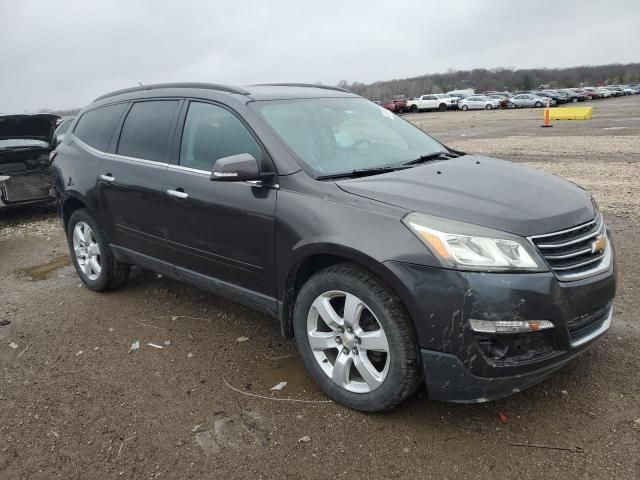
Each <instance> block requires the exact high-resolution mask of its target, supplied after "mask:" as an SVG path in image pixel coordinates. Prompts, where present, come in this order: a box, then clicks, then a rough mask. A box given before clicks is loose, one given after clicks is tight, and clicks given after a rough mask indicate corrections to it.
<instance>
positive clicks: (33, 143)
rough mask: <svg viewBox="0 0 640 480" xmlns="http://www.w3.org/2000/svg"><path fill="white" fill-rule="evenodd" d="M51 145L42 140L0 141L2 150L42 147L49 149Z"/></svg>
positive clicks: (11, 139)
mask: <svg viewBox="0 0 640 480" xmlns="http://www.w3.org/2000/svg"><path fill="white" fill-rule="evenodd" d="M48 146H49V144H48V143H47V142H44V141H42V140H32V139H30V138H9V139H6V140H0V148H20V147H42V148H47V147H48Z"/></svg>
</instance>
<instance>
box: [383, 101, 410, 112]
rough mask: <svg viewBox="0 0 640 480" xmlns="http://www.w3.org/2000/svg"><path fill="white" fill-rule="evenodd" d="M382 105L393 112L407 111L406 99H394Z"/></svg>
mask: <svg viewBox="0 0 640 480" xmlns="http://www.w3.org/2000/svg"><path fill="white" fill-rule="evenodd" d="M382 107H383V108H386V109H387V110H389V111H390V112H393V113H402V112H406V111H407V101H406V100H404V99H402V100H392V101H391V102H388V103H385V104H383V105H382Z"/></svg>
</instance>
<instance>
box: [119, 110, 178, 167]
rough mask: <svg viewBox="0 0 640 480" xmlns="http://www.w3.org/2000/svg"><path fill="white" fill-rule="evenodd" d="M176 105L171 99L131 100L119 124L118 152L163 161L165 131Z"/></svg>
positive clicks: (166, 149) (166, 144)
mask: <svg viewBox="0 0 640 480" xmlns="http://www.w3.org/2000/svg"><path fill="white" fill-rule="evenodd" d="M177 107H178V102H177V101H175V100H155V101H150V102H138V103H134V104H133V106H132V107H131V110H130V111H129V113H128V114H127V118H126V119H125V121H124V125H123V126H122V133H121V134H120V143H119V144H118V154H119V155H124V156H126V157H133V158H142V159H145V160H154V161H157V162H166V161H167V160H168V156H169V133H170V132H169V130H170V128H171V121H172V120H173V116H174V114H175V112H176V109H177Z"/></svg>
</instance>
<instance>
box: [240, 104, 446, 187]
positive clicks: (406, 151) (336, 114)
mask: <svg viewBox="0 0 640 480" xmlns="http://www.w3.org/2000/svg"><path fill="white" fill-rule="evenodd" d="M250 105H251V106H252V108H254V109H255V110H256V111H257V112H258V113H259V114H260V115H261V116H262V118H264V119H265V121H266V122H267V124H268V125H269V126H270V127H271V128H272V129H273V130H274V131H275V133H276V134H277V135H278V136H279V137H280V138H281V139H282V140H283V141H284V142H285V143H286V144H287V146H288V147H289V148H290V149H291V150H292V151H293V153H295V155H296V156H297V157H298V158H299V159H300V161H302V162H304V164H305V165H306V166H307V167H308V168H309V169H310V170H311V171H312V172H313V174H314V175H315V176H316V177H320V176H330V175H337V174H341V173H347V172H351V171H354V170H364V169H378V168H386V167H400V166H401V165H403V164H405V163H407V162H410V161H412V160H416V159H418V158H420V157H422V156H426V155H431V154H434V153H437V152H443V151H445V152H446V151H447V149H446V148H445V147H444V146H443V145H441V144H440V143H438V142H437V141H436V140H434V139H433V138H431V137H430V136H429V135H427V134H426V133H424V132H422V130H420V129H418V128H416V127H414V126H413V125H411V124H410V123H409V122H406V121H405V120H403V119H401V118H400V117H397V116H395V115H394V114H393V113H391V112H390V111H388V110H386V109H384V108H382V107H379V106H377V105H375V104H373V103H372V102H369V101H368V100H365V99H363V98H314V99H297V100H273V101H261V102H252V103H251V104H250Z"/></svg>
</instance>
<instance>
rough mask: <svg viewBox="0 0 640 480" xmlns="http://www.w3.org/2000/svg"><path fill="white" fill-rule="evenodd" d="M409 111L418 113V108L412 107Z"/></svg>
mask: <svg viewBox="0 0 640 480" xmlns="http://www.w3.org/2000/svg"><path fill="white" fill-rule="evenodd" d="M409 111H410V112H411V113H418V106H417V105H411V107H410V108H409Z"/></svg>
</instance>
